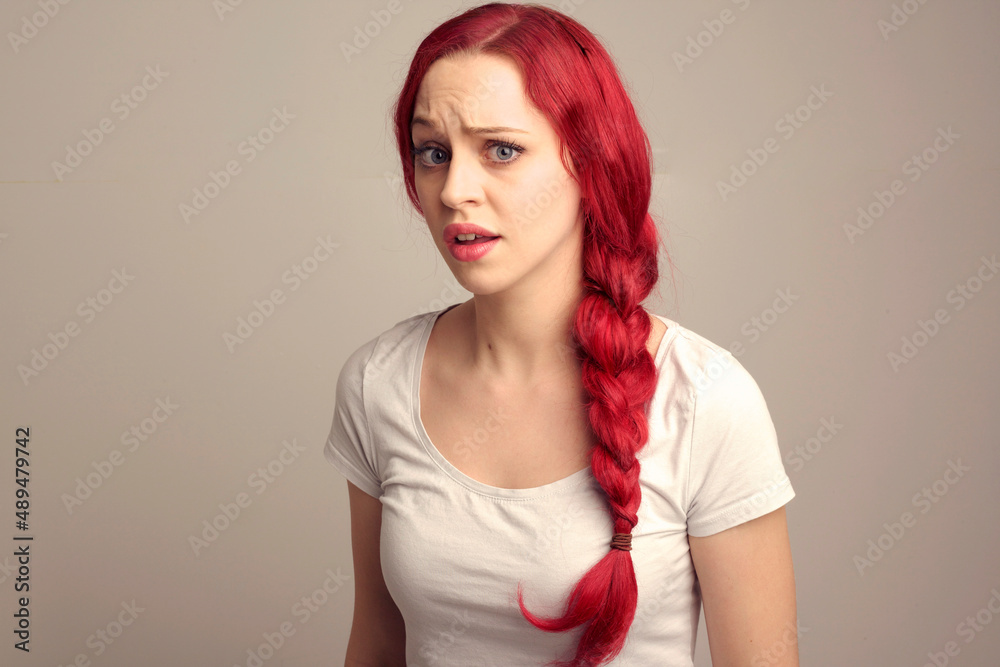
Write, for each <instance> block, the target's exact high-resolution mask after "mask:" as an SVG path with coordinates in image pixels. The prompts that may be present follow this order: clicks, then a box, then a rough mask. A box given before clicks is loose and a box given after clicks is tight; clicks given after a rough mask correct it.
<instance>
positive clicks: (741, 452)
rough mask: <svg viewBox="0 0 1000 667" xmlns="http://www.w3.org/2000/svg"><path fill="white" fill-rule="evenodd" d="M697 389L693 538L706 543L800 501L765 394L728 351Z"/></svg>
mask: <svg viewBox="0 0 1000 667" xmlns="http://www.w3.org/2000/svg"><path fill="white" fill-rule="evenodd" d="M701 378H702V379H701V381H700V382H699V383H698V384H697V387H696V391H695V399H694V413H693V414H694V417H693V427H692V431H691V433H692V435H691V456H690V468H689V478H688V496H687V497H688V508H687V525H688V534H690V535H693V536H695V537H705V536H707V535H712V534H714V533H718V532H721V531H723V530H726V529H727V528H732V527H733V526H736V525H739V524H741V523H744V522H746V521H750V520H751V519H756V518H757V517H760V516H763V515H765V514H767V513H769V512H772V511H774V510H776V509H778V508H779V507H781V506H782V505H784V504H785V503H787V502H788V501H789V500H791V499H792V498H793V497H794V496H795V491H794V490H793V489H792V485H791V482H790V480H789V479H788V475H787V474H786V473H785V468H784V465H783V463H782V460H781V450H780V449H779V447H778V437H777V434H776V432H775V429H774V423H773V422H772V421H771V415H770V413H769V412H768V409H767V403H766V402H765V401H764V396H763V395H762V394H761V391H760V388H759V387H758V386H757V383H756V382H755V381H754V379H753V377H751V375H750V373H749V372H748V371H747V370H746V369H745V368H744V367H743V366H742V365H741V364H740V363H739V362H738V361H737V360H736V358H735V357H734V356H733V355H732V353H730V352H729V351H727V350H720V352H719V353H718V354H717V355H716V356H715V357H714V358H713V359H712V360H711V361H709V362H708V364H707V366H706V367H705V369H704V374H703V375H702V376H701Z"/></svg>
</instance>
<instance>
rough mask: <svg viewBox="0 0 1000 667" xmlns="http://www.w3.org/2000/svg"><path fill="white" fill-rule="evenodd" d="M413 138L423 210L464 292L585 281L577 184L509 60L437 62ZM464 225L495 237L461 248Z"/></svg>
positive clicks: (419, 104) (421, 94) (423, 90)
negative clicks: (457, 235)
mask: <svg viewBox="0 0 1000 667" xmlns="http://www.w3.org/2000/svg"><path fill="white" fill-rule="evenodd" d="M411 132H412V138H413V146H414V147H415V157H414V178H415V184H416V190H417V196H418V198H419V200H420V206H421V208H422V209H423V212H424V217H425V219H426V221H427V225H428V228H429V229H430V233H431V235H432V237H433V238H434V243H435V244H436V245H437V247H438V250H439V251H440V252H441V254H442V256H443V257H444V259H445V262H446V263H447V264H448V266H449V267H450V268H451V271H452V273H454V274H455V277H456V279H457V280H458V281H459V283H461V284H462V286H463V287H465V288H466V289H467V290H469V291H470V292H473V293H474V294H492V293H496V292H499V291H502V290H506V289H508V288H511V287H514V286H521V287H522V288H523V289H525V290H527V291H528V292H529V293H530V291H531V290H532V289H535V288H543V287H546V286H550V285H551V282H552V281H553V280H556V281H557V282H558V281H562V282H563V283H564V284H566V281H567V280H569V279H571V278H573V277H576V279H577V280H578V279H579V278H578V276H579V275H581V272H582V266H581V264H580V261H581V257H582V239H583V215H582V210H581V207H580V188H579V186H578V185H577V183H576V182H575V181H574V180H573V178H572V177H571V176H570V174H569V173H568V172H567V171H566V169H565V167H564V166H563V164H562V162H561V160H560V152H559V150H560V149H559V138H558V136H557V135H556V132H555V130H554V129H553V128H552V126H551V125H550V124H549V122H548V121H547V120H546V119H545V117H544V116H542V115H541V113H540V112H539V111H538V110H537V109H535V108H534V107H533V106H532V105H531V104H530V103H529V101H528V100H527V99H526V97H525V92H524V83H523V80H522V78H521V74H520V71H519V70H518V69H517V67H516V66H515V65H514V64H513V62H512V61H510V60H508V59H507V58H503V57H499V56H493V55H476V56H455V57H449V58H442V59H440V60H438V61H436V62H435V63H434V64H433V65H431V67H430V68H429V69H428V71H427V73H426V75H425V76H424V79H423V81H422V82H421V85H420V88H419V90H418V92H417V99H416V105H415V107H414V111H413V124H412V125H411ZM460 223H470V224H473V225H477V226H478V227H480V228H482V229H481V230H479V232H478V233H480V234H483V235H486V236H496V237H499V238H497V239H496V240H495V241H490V242H487V243H480V244H478V246H477V245H466V244H463V243H462V242H460V241H459V242H457V243H456V242H455V240H454V237H455V232H456V231H457V229H456V227H455V224H460ZM458 230H460V228H458ZM487 248H488V250H487V251H486V252H485V254H483V253H482V251H483V250H484V249H487Z"/></svg>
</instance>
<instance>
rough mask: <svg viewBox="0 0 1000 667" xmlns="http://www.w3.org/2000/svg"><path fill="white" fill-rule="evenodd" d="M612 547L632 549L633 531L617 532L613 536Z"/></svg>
mask: <svg viewBox="0 0 1000 667" xmlns="http://www.w3.org/2000/svg"><path fill="white" fill-rule="evenodd" d="M611 548H612V549H621V550H622V551H632V533H615V535H614V537H612V538H611Z"/></svg>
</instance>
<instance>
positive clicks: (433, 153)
mask: <svg viewBox="0 0 1000 667" xmlns="http://www.w3.org/2000/svg"><path fill="white" fill-rule="evenodd" d="M486 148H487V149H488V152H489V153H491V154H492V153H493V152H494V151H495V154H496V157H493V156H492V155H491V156H490V158H489V160H490V162H492V163H494V164H496V165H501V166H506V165H508V164H511V163H512V162H514V161H515V160H517V159H518V158H519V157H520V156H521V154H522V153H523V152H524V148H523V147H522V146H518V145H517V144H515V143H514V142H512V141H506V140H503V139H494V140H491V141H489V142H487V144H486ZM410 153H411V154H412V155H413V157H415V158H417V160H418V161H419V164H420V165H422V166H424V167H427V168H434V167H437V166H440V165H442V164H444V163H445V162H447V161H448V159H449V157H448V151H446V150H445V149H443V148H440V147H439V146H427V145H424V146H414V147H413V148H411V149H410Z"/></svg>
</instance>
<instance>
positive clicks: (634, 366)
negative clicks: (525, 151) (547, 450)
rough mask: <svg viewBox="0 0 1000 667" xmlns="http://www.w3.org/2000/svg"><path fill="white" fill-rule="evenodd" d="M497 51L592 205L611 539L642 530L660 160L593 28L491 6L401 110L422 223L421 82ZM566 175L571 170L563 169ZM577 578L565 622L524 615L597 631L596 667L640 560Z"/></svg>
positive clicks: (591, 400) (596, 378)
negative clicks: (655, 173) (454, 60)
mask: <svg viewBox="0 0 1000 667" xmlns="http://www.w3.org/2000/svg"><path fill="white" fill-rule="evenodd" d="M477 53H483V54H495V55H500V56H505V57H507V58H509V59H510V60H512V61H513V62H514V63H515V64H516V65H517V66H518V68H519V69H520V71H521V73H522V76H523V78H524V82H525V89H526V94H527V97H528V99H529V100H530V101H531V102H532V103H533V104H534V106H535V107H537V109H538V110H539V111H540V112H541V113H542V114H543V115H544V116H545V117H546V118H547V119H548V121H549V122H550V123H551V125H552V127H553V128H554V129H555V131H556V133H557V134H558V136H559V138H560V141H561V144H562V147H563V148H565V149H567V150H568V153H569V157H570V159H571V160H572V166H573V169H575V172H576V175H575V176H574V179H575V180H576V181H577V182H578V183H579V185H580V189H581V206H582V208H583V210H584V225H585V229H584V242H583V267H584V269H583V276H582V278H583V282H584V286H585V292H584V296H583V298H582V300H581V302H580V304H579V306H578V309H577V311H576V316H575V319H574V323H573V332H572V333H573V340H574V343H575V351H576V354H577V358H578V359H579V360H580V362H581V364H582V372H583V386H584V389H585V391H586V392H587V396H588V400H587V404H586V407H587V415H588V419H589V421H590V426H591V428H592V430H593V432H594V434H595V435H596V436H597V439H598V441H599V444H598V445H597V446H595V447H594V448H593V450H592V452H591V469H592V472H593V475H594V477H595V479H596V480H597V481H598V483H600V485H601V488H603V489H604V492H605V493H606V494H607V497H608V502H609V506H610V511H611V516H612V519H613V522H614V532H615V533H629V534H631V532H632V528H633V527H634V526H635V524H636V522H637V520H638V517H637V514H636V512H637V510H638V508H639V501H640V496H641V493H640V489H639V461H638V459H637V458H636V454H637V453H638V452H639V450H640V449H642V447H643V446H644V445H645V444H646V440H647V439H648V428H647V409H648V404H649V401H650V399H651V398H652V395H653V392H654V390H655V388H656V367H655V365H654V362H653V358H652V356H651V355H650V354H649V351H648V350H647V347H646V345H647V340H648V339H649V335H650V332H651V329H652V324H651V322H650V319H649V315H648V313H647V311H646V310H645V309H644V308H643V307H642V305H641V302H642V301H643V300H644V299H645V298H646V296H647V295H648V294H649V293H650V291H651V290H652V288H653V287H654V286H655V285H656V282H657V279H658V277H659V274H658V266H657V252H658V249H659V236H658V234H657V229H656V224H655V223H654V221H653V219H652V217H651V216H650V215H649V212H648V211H649V201H650V192H651V187H652V182H651V181H652V162H651V154H652V151H651V149H650V144H649V139H648V137H647V136H646V133H645V131H644V130H643V128H642V125H641V124H640V122H639V118H638V116H637V115H636V112H635V109H634V108H633V106H632V102H631V100H630V99H629V96H628V94H627V92H626V90H625V88H624V86H623V85H622V82H621V79H620V78H619V76H618V71H617V68H616V67H615V64H614V61H613V60H612V58H611V56H610V55H609V54H608V53H607V51H606V50H605V49H604V47H603V46H602V45H601V43H600V42H599V41H598V40H597V38H596V37H594V35H592V34H591V33H590V32H589V31H588V30H587V29H586V28H584V27H583V26H582V25H580V24H579V23H578V22H577V21H575V20H573V19H572V18H570V17H568V16H566V15H564V14H561V13H559V12H557V11H555V10H552V9H549V8H547V7H542V6H538V5H530V4H524V5H519V4H501V3H490V4H486V5H482V6H479V7H474V8H472V9H469V10H468V11H466V12H465V13H463V14H461V15H459V16H456V17H454V18H451V19H449V20H448V21H446V22H445V23H443V24H441V25H440V26H438V27H437V28H436V29H434V31H433V32H431V33H430V34H429V35H428V36H427V37H426V38H425V39H424V40H423V42H422V43H421V44H420V46H419V47H418V49H417V51H416V54H415V55H414V57H413V61H412V62H411V64H410V69H409V73H408V75H407V77H406V81H405V82H404V84H403V87H402V90H401V92H400V94H399V97H398V99H397V101H396V105H395V108H394V112H393V113H394V122H395V132H396V140H397V143H398V148H399V155H400V158H401V159H402V165H403V176H404V182H405V183H406V193H407V196H408V197H409V199H410V201H411V202H412V203H413V205H414V206H415V207H416V209H417V211H419V212H420V213H421V214H423V210H422V209H421V208H420V202H419V199H418V197H417V191H416V186H415V184H414V164H413V156H412V155H411V152H410V149H411V147H412V137H411V136H410V124H411V121H412V119H413V109H414V105H415V100H416V96H417V90H418V89H419V87H420V82H421V81H422V80H423V77H424V75H425V74H426V73H427V70H428V68H429V67H430V66H431V64H432V63H434V62H435V61H436V60H438V59H439V58H443V57H446V56H449V55H452V54H477ZM563 160H564V166H566V167H567V171H568V172H570V174H572V173H573V170H571V169H570V168H569V165H566V164H565V156H564V158H563ZM608 540H609V549H608V553H607V554H606V555H605V556H604V557H603V558H601V560H600V561H598V562H597V563H596V564H595V565H594V566H593V567H591V569H590V570H589V571H587V573H586V574H584V575H583V577H582V578H581V579H580V581H579V582H578V583H577V585H576V587H575V588H574V589H573V591H572V593H571V594H570V596H569V599H568V600H567V603H566V609H565V612H564V613H563V615H562V616H561V617H559V618H541V617H538V616H535V615H534V614H532V613H531V612H530V611H528V610H527V608H526V607H525V606H524V599H523V596H522V594H521V587H520V585H519V586H518V604H519V605H520V608H521V613H522V614H524V616H525V618H527V620H528V621H530V622H531V623H532V624H533V625H534V626H535V627H537V628H540V629H542V630H546V631H549V632H562V631H566V630H570V629H572V628H575V627H578V626H580V625H583V624H587V627H586V629H585V630H584V632H583V634H582V636H581V638H580V642H579V644H578V646H577V650H576V655H575V656H574V657H573V658H572V660H571V661H568V662H557V663H554V664H557V665H562V666H571V667H582V666H585V665H597V664H602V663H604V662H606V661H609V660H611V659H612V658H614V657H615V656H616V655H617V654H618V653H619V652H620V651H621V649H622V648H623V646H624V644H625V638H626V636H627V635H628V630H629V627H630V626H631V625H632V620H633V618H634V617H635V610H636V604H637V600H638V588H637V585H636V579H635V570H634V568H633V565H632V556H631V553H630V552H628V551H622V550H620V549H612V548H611V547H610V540H611V535H608Z"/></svg>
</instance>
